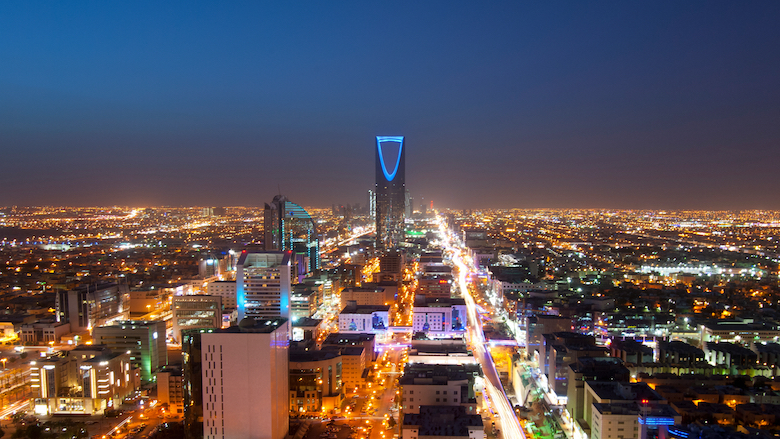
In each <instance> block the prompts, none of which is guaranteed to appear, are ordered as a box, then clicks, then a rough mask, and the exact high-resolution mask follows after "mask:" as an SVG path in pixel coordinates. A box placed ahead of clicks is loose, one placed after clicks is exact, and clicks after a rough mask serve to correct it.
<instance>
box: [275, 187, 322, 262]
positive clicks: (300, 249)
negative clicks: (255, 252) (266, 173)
mask: <svg viewBox="0 0 780 439" xmlns="http://www.w3.org/2000/svg"><path fill="white" fill-rule="evenodd" d="M263 214H264V217H263V225H264V233H265V250H267V251H279V250H281V251H287V250H290V251H292V252H293V253H294V255H295V258H296V260H298V267H299V269H302V270H304V273H303V274H305V273H306V272H307V271H308V272H312V271H314V270H317V269H318V268H320V240H319V237H318V235H317V226H316V225H315V223H314V220H313V219H312V218H311V215H309V213H308V212H306V209H304V208H303V207H301V206H299V205H297V204H295V203H293V202H291V201H290V200H288V199H287V197H285V196H283V195H277V196H275V197H274V199H273V201H271V203H270V204H269V203H266V204H265V209H264V212H263Z"/></svg>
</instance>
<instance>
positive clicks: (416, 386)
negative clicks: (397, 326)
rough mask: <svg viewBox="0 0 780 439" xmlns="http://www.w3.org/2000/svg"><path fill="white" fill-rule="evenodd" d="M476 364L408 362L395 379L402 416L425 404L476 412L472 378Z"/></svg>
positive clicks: (473, 380)
mask: <svg viewBox="0 0 780 439" xmlns="http://www.w3.org/2000/svg"><path fill="white" fill-rule="evenodd" d="M480 374H481V369H480V367H479V365H478V364H447V365H439V364H436V365H434V364H409V365H408V366H407V367H406V370H405V371H404V375H403V376H402V377H400V378H399V379H398V387H400V392H401V393H400V395H401V405H402V409H403V412H404V416H406V415H407V414H409V413H420V409H421V408H422V407H424V406H429V405H436V406H462V407H465V409H466V413H468V414H476V413H477V411H476V410H477V399H476V394H475V392H474V382H475V378H476V377H477V376H479V375H480Z"/></svg>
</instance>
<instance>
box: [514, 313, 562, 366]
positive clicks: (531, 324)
mask: <svg viewBox="0 0 780 439" xmlns="http://www.w3.org/2000/svg"><path fill="white" fill-rule="evenodd" d="M527 328H528V329H527V330H526V339H525V345H526V347H527V351H528V355H529V357H533V356H538V355H540V354H541V352H540V350H541V346H542V341H543V340H544V338H543V337H542V335H543V334H552V333H554V332H565V331H571V330H572V321H571V318H570V317H562V316H557V315H547V314H543V315H536V316H532V317H528V319H527ZM537 361H538V362H539V364H542V361H541V359H539V358H537Z"/></svg>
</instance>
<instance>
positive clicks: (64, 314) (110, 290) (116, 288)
mask: <svg viewBox="0 0 780 439" xmlns="http://www.w3.org/2000/svg"><path fill="white" fill-rule="evenodd" d="M129 294H130V291H129V290H128V288H127V285H121V284H117V283H113V282H110V283H99V284H90V285H84V286H81V287H78V288H75V289H73V290H69V291H58V292H57V296H56V298H55V308H56V313H55V317H56V319H57V322H59V323H70V330H71V332H76V333H78V332H84V331H88V330H90V329H92V328H95V327H98V326H103V325H106V324H109V323H111V321H113V320H120V319H124V318H127V315H128V312H129V311H128V309H127V302H128V301H129Z"/></svg>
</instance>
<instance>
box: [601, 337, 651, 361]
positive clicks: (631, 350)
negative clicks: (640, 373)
mask: <svg viewBox="0 0 780 439" xmlns="http://www.w3.org/2000/svg"><path fill="white" fill-rule="evenodd" d="M609 353H610V355H611V356H612V357H615V358H620V359H621V360H623V361H624V362H626V363H631V364H636V365H641V364H645V363H652V362H653V361H654V360H653V348H651V347H650V346H645V345H643V344H642V343H640V342H638V341H636V340H631V339H626V340H614V341H613V342H612V344H610V345H609Z"/></svg>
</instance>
